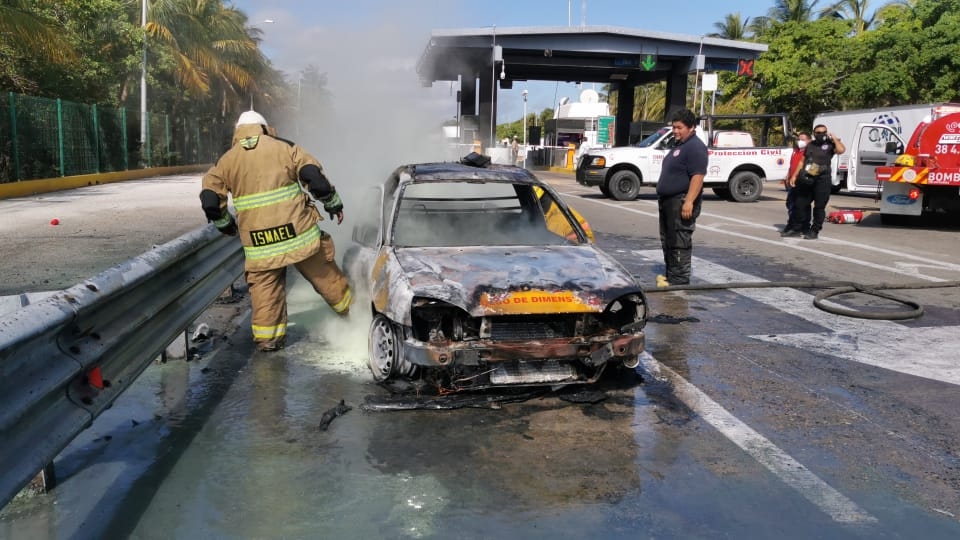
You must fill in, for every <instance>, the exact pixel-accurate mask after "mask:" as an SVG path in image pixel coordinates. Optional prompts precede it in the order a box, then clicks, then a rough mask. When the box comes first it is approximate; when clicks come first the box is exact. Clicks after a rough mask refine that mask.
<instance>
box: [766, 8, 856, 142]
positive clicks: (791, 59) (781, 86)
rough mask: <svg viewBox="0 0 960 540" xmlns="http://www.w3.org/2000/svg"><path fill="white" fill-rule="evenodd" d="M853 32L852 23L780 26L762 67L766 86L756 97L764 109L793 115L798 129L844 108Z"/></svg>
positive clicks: (814, 23) (817, 22)
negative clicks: (820, 114) (819, 114)
mask: <svg viewBox="0 0 960 540" xmlns="http://www.w3.org/2000/svg"><path fill="white" fill-rule="evenodd" d="M849 31H850V26H849V24H848V23H847V22H845V21H840V20H836V19H819V20H816V21H813V22H809V23H794V22H789V23H785V24H782V25H780V26H779V27H778V29H777V30H776V31H775V37H774V38H773V40H772V41H771V42H770V44H769V47H770V48H769V49H768V50H767V52H766V53H764V54H763V55H761V56H760V58H759V59H758V60H757V62H756V66H755V69H756V72H757V74H758V75H759V77H760V81H762V82H761V85H762V87H761V88H760V89H758V90H755V91H754V92H753V94H754V96H755V97H756V98H757V103H758V105H760V106H761V107H762V108H764V109H766V110H770V111H787V112H791V113H792V114H793V115H795V116H796V117H795V118H794V123H795V124H797V123H798V122H801V123H804V124H805V123H806V120H808V119H811V120H812V117H813V115H815V114H816V113H817V112H819V111H829V110H835V109H841V108H844V105H847V104H846V103H844V102H843V101H842V100H841V92H840V87H841V85H842V84H843V82H844V80H845V79H846V78H847V77H849V75H850V72H849V66H850V64H851V60H852V59H851V54H852V50H851V49H852V48H851V47H850V46H849V44H848V40H847V37H846V36H847V34H848V33H849ZM751 82H752V81H751Z"/></svg>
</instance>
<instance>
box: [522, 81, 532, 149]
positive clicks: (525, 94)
mask: <svg viewBox="0 0 960 540" xmlns="http://www.w3.org/2000/svg"><path fill="white" fill-rule="evenodd" d="M529 93H530V92H528V91H527V89H526V88H524V89H523V92H521V94H523V152H524V155H526V152H527V94H529Z"/></svg>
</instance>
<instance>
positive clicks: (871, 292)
mask: <svg viewBox="0 0 960 540" xmlns="http://www.w3.org/2000/svg"><path fill="white" fill-rule="evenodd" d="M952 287H960V281H941V282H935V283H931V282H928V281H921V282H913V283H909V282H908V283H878V284H875V285H863V284H860V283H855V282H852V281H755V282H754V281H746V282H731V283H701V284H696V285H670V286H667V287H657V288H651V289H644V291H643V292H644V293H646V294H652V293H660V292H670V291H721V290H729V289H770V288H790V289H827V290H825V291H822V292H819V293H817V294H816V296H814V298H813V305H814V306H816V307H817V308H819V309H821V310H823V311H826V312H827V313H832V314H834V315H841V316H845V317H856V318H859V319H873V320H888V321H900V320H905V319H916V318H918V317H920V316H921V315H923V306H921V305H920V304H919V303H917V302H915V301H913V300H909V299H906V298H901V297H899V296H895V295H892V294H889V293H886V292H883V291H889V290H919V289H944V288H952ZM847 293H862V294H865V295H868V296H876V297H878V298H883V299H885V300H890V301H892V302H896V303H899V304H903V305H905V306H907V307H908V308H909V310H908V311H879V310H878V311H869V310H857V309H851V308H846V307H842V306H839V305H836V304H831V303H828V302H827V300H828V299H829V298H832V297H834V296H839V295H841V294H847Z"/></svg>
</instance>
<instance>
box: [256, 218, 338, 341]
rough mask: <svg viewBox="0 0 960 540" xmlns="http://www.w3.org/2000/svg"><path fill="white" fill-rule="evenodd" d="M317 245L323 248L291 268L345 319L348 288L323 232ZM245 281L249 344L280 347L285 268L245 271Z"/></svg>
mask: <svg viewBox="0 0 960 540" xmlns="http://www.w3.org/2000/svg"><path fill="white" fill-rule="evenodd" d="M321 243H322V245H323V249H321V250H320V251H319V252H317V253H316V254H314V255H312V256H310V257H308V258H306V259H304V260H302V261H300V262H298V263H296V264H294V267H295V268H296V269H297V271H299V272H300V275H302V276H303V277H304V279H306V280H307V281H308V282H310V284H311V285H312V286H313V290H315V291H316V292H317V293H318V294H319V295H320V296H322V297H323V299H324V300H325V301H326V302H327V304H329V305H330V307H331V308H332V309H333V311H334V312H336V313H337V314H338V315H341V316H346V315H347V314H348V313H349V310H350V303H351V302H352V301H353V294H352V292H351V290H350V285H349V284H348V283H347V278H346V276H344V275H343V272H342V271H341V270H340V267H339V266H337V263H336V261H335V259H334V256H335V254H334V247H333V239H332V238H331V237H330V235H328V234H326V233H323V236H322V239H321ZM246 280H247V286H248V287H249V290H250V303H251V304H252V305H253V314H252V315H251V326H252V330H253V341H254V342H255V343H258V344H261V343H264V344H266V343H272V344H278V345H280V346H282V345H283V341H284V338H285V337H286V335H287V292H286V288H287V267H283V268H275V269H272V270H263V271H259V272H251V271H248V272H246Z"/></svg>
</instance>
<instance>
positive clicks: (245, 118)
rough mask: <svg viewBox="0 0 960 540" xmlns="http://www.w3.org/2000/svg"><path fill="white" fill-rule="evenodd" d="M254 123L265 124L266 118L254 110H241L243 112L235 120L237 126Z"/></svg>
mask: <svg viewBox="0 0 960 540" xmlns="http://www.w3.org/2000/svg"><path fill="white" fill-rule="evenodd" d="M256 124H260V125H261V126H266V125H267V119H266V118H264V117H263V115H261V114H260V113H258V112H257V111H254V110H249V111H243V114H241V115H240V118H239V119H238V120H237V127H240V126H246V125H256Z"/></svg>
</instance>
